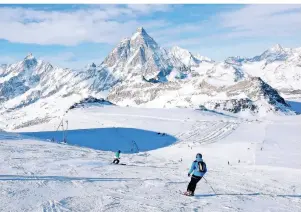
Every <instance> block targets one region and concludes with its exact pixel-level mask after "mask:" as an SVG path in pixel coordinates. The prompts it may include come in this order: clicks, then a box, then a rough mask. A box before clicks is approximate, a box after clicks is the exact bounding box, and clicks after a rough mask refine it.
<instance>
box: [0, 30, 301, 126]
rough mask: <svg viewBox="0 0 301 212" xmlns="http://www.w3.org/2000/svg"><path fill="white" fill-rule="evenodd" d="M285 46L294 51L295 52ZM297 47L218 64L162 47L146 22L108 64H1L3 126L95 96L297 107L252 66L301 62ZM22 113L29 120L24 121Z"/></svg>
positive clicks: (240, 107)
mask: <svg viewBox="0 0 301 212" xmlns="http://www.w3.org/2000/svg"><path fill="white" fill-rule="evenodd" d="M279 51H280V53H279ZM275 52H278V53H277V55H276V53H275ZM284 52H287V54H289V53H290V52H293V53H292V54H294V57H292V56H291V54H289V56H286V55H285V53H284ZM296 52H298V51H297V50H290V51H288V50H286V49H282V48H280V47H279V48H273V49H271V50H269V51H268V52H265V53H263V54H262V55H261V56H260V57H254V58H252V59H244V58H237V57H235V58H229V59H228V60H226V61H224V62H219V63H218V62H214V61H212V60H211V59H209V58H206V57H202V56H199V55H196V56H195V55H193V54H192V53H190V52H189V51H188V50H185V49H182V48H180V47H174V48H172V49H171V50H166V49H164V48H161V47H160V46H159V45H158V44H157V43H156V41H155V40H154V39H153V38H152V37H151V36H150V35H148V34H147V32H146V31H145V30H144V29H143V28H138V29H137V31H136V32H135V33H134V34H133V35H132V37H130V38H126V39H123V40H122V41H121V42H120V43H119V44H118V45H117V46H116V48H114V49H113V50H112V52H111V53H110V54H109V55H108V56H107V57H106V58H105V60H104V61H103V62H102V63H101V64H100V65H96V64H94V63H92V64H89V65H88V66H86V67H85V68H83V69H79V70H72V69H63V68H60V67H56V66H54V65H52V64H50V63H48V62H46V61H42V60H37V59H36V58H35V57H34V56H33V55H31V54H29V55H28V56H27V57H25V58H24V60H22V61H20V62H18V63H15V64H11V65H2V66H1V69H0V114H1V118H2V120H3V121H2V125H4V126H9V125H10V123H11V125H12V127H13V128H20V127H24V126H28V125H32V124H35V123H38V122H44V121H47V120H50V119H52V118H54V117H60V116H62V115H63V114H64V112H65V111H67V110H68V109H69V108H70V107H71V106H72V105H74V104H76V103H80V102H81V100H83V99H85V98H87V97H90V96H91V97H95V98H98V99H106V100H108V101H110V102H112V103H113V104H116V105H121V106H126V105H129V106H139V107H192V108H199V107H206V108H207V109H214V110H226V111H231V112H240V111H249V112H251V113H258V112H260V113H266V112H268V111H274V112H281V113H290V112H291V111H290V109H289V107H288V105H287V104H286V103H285V101H284V100H283V99H282V97H280V96H279V94H278V93H277V91H275V90H274V89H273V88H272V87H270V86H269V85H268V84H267V83H266V82H264V81H262V80H261V79H260V78H258V77H254V76H256V73H255V72H254V73H253V72H252V71H251V70H249V69H247V66H248V65H250V64H255V63H261V62H262V61H265V63H268V62H267V61H269V63H271V64H274V63H276V62H278V61H280V62H281V63H283V60H285V65H286V66H290V64H296V63H297V62H299V61H300V58H299V56H298V54H297V53H296ZM273 55H274V56H273ZM275 55H276V56H275ZM263 58H265V59H263ZM298 64H299V63H298ZM266 66H267V64H266ZM281 67H282V66H281ZM245 70H248V71H245ZM281 73H282V72H281ZM264 76H265V75H263V79H264ZM294 80H296V79H294ZM267 82H269V80H267ZM296 86H297V85H296ZM18 118H20V119H21V120H22V121H21V122H18V123H16V119H18ZM0 123H1V122H0Z"/></svg>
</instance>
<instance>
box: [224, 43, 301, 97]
mask: <svg viewBox="0 0 301 212" xmlns="http://www.w3.org/2000/svg"><path fill="white" fill-rule="evenodd" d="M226 62H227V63H229V64H231V65H233V66H235V67H239V68H240V69H242V70H243V71H244V72H245V73H248V74H250V75H252V76H257V77H261V78H262V79H263V80H264V81H266V82H267V83H269V84H270V85H271V86H272V87H274V88H276V89H277V90H278V91H279V92H280V93H281V94H283V95H285V96H288V97H291V96H298V95H299V96H301V48H283V47H281V46H280V45H279V44H277V45H275V46H273V47H272V48H270V49H268V50H266V51H264V52H263V53H262V54H260V55H258V56H255V57H253V58H240V57H231V58H228V59H227V60H226Z"/></svg>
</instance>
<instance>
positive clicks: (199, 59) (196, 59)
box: [169, 46, 214, 67]
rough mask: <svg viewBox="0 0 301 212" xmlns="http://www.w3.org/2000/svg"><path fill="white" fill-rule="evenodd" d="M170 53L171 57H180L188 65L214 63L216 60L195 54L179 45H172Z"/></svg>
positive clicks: (195, 65)
mask: <svg viewBox="0 0 301 212" xmlns="http://www.w3.org/2000/svg"><path fill="white" fill-rule="evenodd" d="M169 53H170V56H171V57H175V58H177V59H179V60H180V61H181V62H182V63H184V64H185V65H186V66H188V67H197V66H199V65H200V63H214V61H213V60H212V59H210V58H208V57H205V56H201V55H199V54H197V55H193V54H192V53H191V52H190V51H188V50H186V49H183V48H181V47H178V46H174V47H172V48H171V49H170V51H169Z"/></svg>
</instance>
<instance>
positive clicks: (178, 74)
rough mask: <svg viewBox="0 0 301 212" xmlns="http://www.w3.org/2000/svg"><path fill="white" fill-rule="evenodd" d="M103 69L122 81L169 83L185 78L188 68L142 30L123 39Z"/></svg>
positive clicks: (139, 29) (106, 59) (105, 62)
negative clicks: (169, 81)
mask: <svg viewBox="0 0 301 212" xmlns="http://www.w3.org/2000/svg"><path fill="white" fill-rule="evenodd" d="M100 68H101V69H102V70H108V71H109V72H110V73H111V74H112V76H114V77H115V79H117V80H118V81H123V80H127V81H136V82H137V81H142V80H147V81H157V82H166V81H168V80H172V79H176V78H185V77H186V76H187V74H188V73H189V72H190V69H189V67H188V66H186V65H185V64H183V63H182V62H181V61H180V60H179V59H177V58H175V57H171V56H170V55H169V52H168V51H167V50H165V49H163V48H161V47H160V46H159V45H158V44H157V43H156V42H155V41H154V39H153V38H152V37H150V36H149V35H148V34H147V33H146V31H145V30H144V29H143V28H142V27H141V28H138V29H137V31H136V33H134V34H133V35H132V37H131V38H126V39H123V40H122V41H121V42H120V43H119V44H118V46H117V47H116V48H114V49H113V51H112V52H111V53H110V54H109V55H108V56H107V57H106V58H105V60H104V61H103V63H102V64H101V66H100Z"/></svg>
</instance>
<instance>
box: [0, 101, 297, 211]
mask: <svg viewBox="0 0 301 212" xmlns="http://www.w3.org/2000/svg"><path fill="white" fill-rule="evenodd" d="M65 120H68V123H69V131H68V132H67V140H68V144H70V145H68V144H67V145H66V144H60V143H59V144H58V143H53V142H49V141H45V140H46V139H51V138H55V139H56V140H58V141H61V140H62V132H61V131H56V129H57V125H58V124H59V120H53V121H52V122H50V123H47V124H43V125H36V126H32V127H29V128H24V129H21V130H20V131H22V132H21V133H20V132H19V133H18V134H16V133H6V132H2V133H1V137H0V151H1V154H0V172H1V174H0V190H1V201H0V208H1V211H85V212H86V211H300V210H301V181H300V178H301V169H300V167H301V154H300V152H301V142H300V137H301V130H300V129H301V117H300V116H278V117H277V116H275V117H270V118H266V119H264V120H256V119H255V118H253V119H249V120H246V119H242V118H235V117H232V116H227V115H222V114H216V113H211V112H202V111H198V110H190V109H141V108H140V109H139V108H120V107H115V106H106V107H88V108H78V109H74V110H71V111H70V112H69V113H68V114H67V115H66V116H65ZM159 133H160V134H159ZM162 133H164V134H162ZM31 136H33V137H31ZM34 137H36V138H34ZM118 149H121V150H122V154H121V163H124V164H126V165H125V166H124V165H112V164H111V161H112V159H113V156H114V153H113V152H112V151H116V150H118ZM103 150H106V151H103ZM136 151H140V152H139V153H131V152H136ZM123 152H126V154H123ZM198 152H201V153H202V154H203V157H204V160H205V161H206V163H207V166H208V173H207V175H206V176H205V177H206V179H207V181H208V183H210V185H211V186H212V187H213V188H214V189H215V191H216V194H215V193H214V192H213V191H212V189H211V188H210V186H209V185H208V184H206V183H205V181H204V180H201V181H200V182H199V184H198V186H197V189H196V192H195V197H186V196H184V195H182V194H181V192H182V191H185V190H186V187H187V184H188V182H189V178H188V177H187V172H188V169H189V166H190V164H191V162H192V161H193V160H194V158H195V155H196V153H198ZM228 161H229V163H230V165H228Z"/></svg>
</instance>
